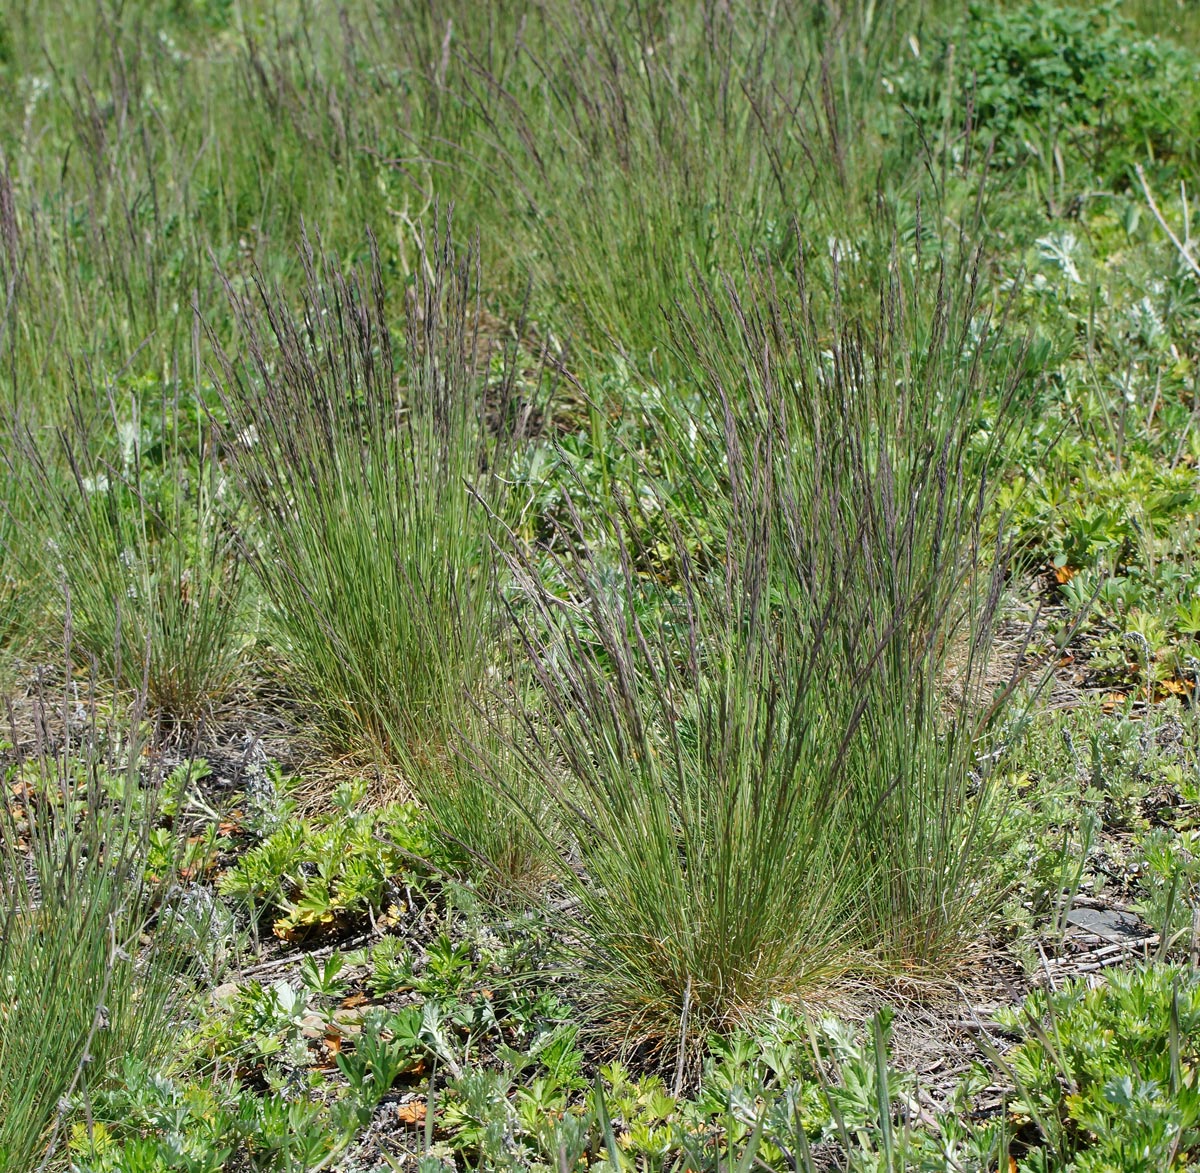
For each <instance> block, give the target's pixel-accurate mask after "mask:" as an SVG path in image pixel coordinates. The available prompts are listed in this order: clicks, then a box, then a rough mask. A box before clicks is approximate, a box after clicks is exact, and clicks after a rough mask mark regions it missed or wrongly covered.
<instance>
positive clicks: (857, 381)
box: [512, 261, 1020, 1049]
mask: <svg viewBox="0 0 1200 1173" xmlns="http://www.w3.org/2000/svg"><path fill="white" fill-rule="evenodd" d="M896 274H897V275H896V276H895V278H894V279H893V280H892V281H891V282H889V284H888V285H887V286H886V287H885V288H884V289H883V291H882V293H881V295H880V298H879V300H878V302H877V303H876V306H877V313H876V314H875V315H873V316H871V317H867V318H865V319H864V318H853V317H850V316H849V315H848V314H847V312H846V311H844V310H843V309H842V308H841V307H842V305H843V302H842V300H841V299H840V298H839V297H838V296H837V291H838V282H839V280H840V279H841V278H839V276H838V275H837V274H836V273H834V274H832V275H831V286H830V288H831V289H832V291H833V296H831V297H828V298H827V299H826V300H824V301H823V302H822V301H820V300H818V298H817V297H816V296H814V295H812V294H810V292H809V288H808V285H807V283H806V280H805V275H804V271H803V269H802V268H801V269H798V270H797V272H796V274H795V275H794V276H793V277H792V278H791V279H789V278H788V277H786V276H785V275H783V274H771V273H764V272H752V273H747V274H745V275H744V276H745V286H746V288H745V290H744V291H743V292H738V291H737V290H736V289H735V287H734V285H733V284H732V283H731V282H727V283H725V284H724V285H723V286H721V287H719V288H713V289H704V290H702V291H701V293H700V294H699V296H698V297H697V298H696V301H695V304H694V305H693V306H691V307H689V308H680V309H679V310H678V311H677V313H676V316H675V322H674V326H675V350H676V357H677V359H678V361H679V363H680V368H681V369H684V370H686V371H687V372H688V374H689V376H690V378H691V379H692V380H693V381H694V382H695V384H697V385H699V386H700V387H702V388H703V389H704V392H705V395H706V401H707V404H708V408H709V410H708V413H707V414H705V415H702V416H700V417H695V418H693V419H691V420H690V421H689V423H690V426H691V430H692V433H693V434H694V435H698V436H699V437H700V439H699V440H698V442H697V443H696V445H695V447H694V450H693V451H692V452H691V453H690V454H689V456H688V459H690V460H691V462H692V465H691V466H692V468H693V470H694V475H695V477H696V478H697V480H698V482H701V481H702V486H701V487H702V488H705V487H706V490H705V491H706V492H707V497H706V498H704V499H706V500H708V502H709V506H708V507H709V509H710V511H711V513H710V516H709V517H708V518H699V517H697V518H694V519H691V521H688V520H686V519H682V518H674V519H671V520H668V522H667V527H668V532H669V534H670V535H671V536H670V541H669V544H670V546H671V558H670V565H671V567H673V576H672V577H671V578H670V580H669V581H668V583H666V584H665V585H664V584H663V583H661V582H659V581H657V578H661V577H662V576H661V575H659V576H657V578H652V577H651V576H649V575H648V574H646V573H644V571H645V570H646V568H647V567H648V565H650V564H651V563H652V560H653V558H655V557H661V552H660V551H648V550H646V549H645V548H643V544H642V543H641V542H640V540H639V538H638V537H637V535H638V534H642V533H645V532H647V530H648V528H649V527H648V526H647V525H646V524H645V522H644V520H643V519H642V518H638V517H635V512H642V513H644V512H646V511H647V510H651V511H653V512H655V513H657V514H659V515H663V516H667V517H669V516H670V515H669V513H668V505H669V503H668V500H667V497H666V495H665V493H664V492H663V491H661V490H659V491H658V492H655V490H654V489H653V487H652V482H650V485H651V487H650V488H649V490H648V491H647V490H645V489H643V491H642V492H641V493H640V494H639V497H638V499H637V500H638V503H637V504H636V505H634V504H631V505H629V506H627V507H625V508H624V510H623V512H622V513H621V514H620V515H618V516H610V517H608V518H607V519H606V518H605V517H604V514H603V511H602V510H600V511H598V510H596V509H594V508H589V509H583V508H578V507H576V508H574V509H573V511H572V512H571V518H572V520H571V522H570V524H569V525H567V526H565V527H564V528H563V529H562V530H561V531H560V533H559V534H557V535H556V540H555V541H554V542H553V543H552V545H553V547H554V548H555V549H556V550H558V551H561V553H559V554H556V555H555V557H554V558H553V559H552V561H551V565H550V567H549V569H547V568H546V567H544V566H540V565H539V563H538V562H537V560H536V558H534V557H531V556H529V555H526V554H523V553H520V552H518V553H516V554H514V555H513V556H512V562H513V566H514V570H515V572H516V574H517V575H518V581H519V582H520V584H521V586H522V587H523V590H524V597H525V601H526V603H527V604H528V610H526V611H522V610H520V609H519V608H518V609H516V611H515V613H516V616H517V622H518V627H519V630H520V632H521V635H522V639H523V642H524V648H525V651H526V653H527V655H528V657H529V659H530V661H531V662H532V663H533V665H534V666H535V673H536V679H537V683H538V686H539V688H540V690H541V693H542V695H543V697H544V702H543V703H544V709H543V710H542V712H541V713H540V714H538V716H536V717H535V716H531V717H529V718H528V720H529V724H530V729H531V739H532V741H533V743H534V745H535V746H536V749H535V750H530V749H526V750H525V756H526V760H527V761H528V762H529V763H530V764H531V765H533V766H534V768H536V769H537V770H538V771H539V777H540V779H541V781H542V785H543V787H544V788H545V791H546V793H547V795H548V796H549V797H550V799H551V801H552V802H553V803H554V806H555V809H556V812H557V814H558V818H559V820H560V821H561V822H562V824H563V825H564V826H565V827H566V828H567V829H568V831H569V839H570V842H571V844H572V847H573V849H574V851H575V852H576V853H577V856H578V864H579V866H578V867H577V868H576V869H575V871H573V872H572V873H571V875H572V876H573V877H574V887H575V891H576V894H577V896H578V899H579V900H580V902H581V905H582V908H583V914H582V919H581V923H580V925H579V929H578V933H577V934H576V935H575V936H574V940H575V941H576V943H577V948H578V949H579V951H580V953H581V956H582V959H583V962H584V964H585V968H586V970H587V972H588V974H589V976H590V977H591V979H592V981H593V983H594V985H593V991H594V993H595V996H596V998H597V1003H598V1007H599V1009H600V1012H601V1013H602V1015H604V1016H605V1017H606V1018H608V1019H610V1020H616V1021H619V1022H621V1023H622V1024H623V1029H624V1030H625V1031H626V1032H627V1033H628V1035H629V1036H630V1037H631V1038H632V1039H635V1040H639V1041H645V1042H651V1043H653V1044H656V1045H659V1046H665V1047H667V1048H668V1049H671V1048H678V1047H680V1046H684V1047H685V1046H686V1043H687V1037H688V1034H689V1031H693V1032H698V1034H694V1035H692V1036H691V1037H692V1038H693V1039H694V1038H697V1037H703V1036H704V1033H705V1032H706V1031H708V1030H710V1029H714V1028H715V1029H723V1028H728V1027H729V1026H730V1025H731V1024H733V1023H736V1022H738V1021H741V1020H744V1019H747V1018H751V1017H753V1016H754V1015H756V1014H759V1013H762V1012H764V1011H765V1010H766V1009H767V1008H768V1007H769V1006H770V1004H771V1002H772V1001H773V1000H775V999H779V998H794V997H798V996H802V995H803V994H805V993H806V992H808V993H811V992H813V991H814V990H816V989H818V988H819V986H820V983H822V982H824V981H825V980H826V979H827V978H828V976H829V974H830V973H831V972H834V971H837V970H839V969H845V968H847V967H851V966H856V965H860V966H861V965H869V966H873V965H876V964H880V965H883V966H884V967H886V968H889V969H891V968H893V967H896V968H907V967H909V966H911V965H914V964H915V965H918V966H920V967H922V968H926V969H932V970H938V969H944V968H945V967H948V966H952V965H953V963H954V959H955V957H956V956H957V955H958V948H959V947H960V946H961V945H962V943H963V942H964V941H966V940H969V939H971V938H972V937H973V936H974V935H975V934H976V933H977V931H978V927H979V918H981V917H984V916H985V915H986V912H987V908H988V900H989V898H990V897H991V895H992V894H991V893H989V892H988V890H987V888H986V884H985V880H986V877H987V876H988V875H989V873H988V869H987V845H988V836H987V831H988V828H989V826H990V819H991V817H992V815H993V807H992V804H991V802H990V799H991V794H992V792H991V790H990V789H989V787H988V784H987V778H986V770H984V768H983V767H982V766H981V765H980V764H979V763H978V762H977V759H976V742H975V737H976V734H977V732H978V731H979V730H980V728H981V727H982V726H983V724H984V722H985V720H986V716H987V713H985V712H984V711H983V708H982V705H981V697H980V694H979V685H980V682H981V679H982V669H983V667H984V664H985V662H986V659H987V655H988V648H989V639H990V634H991V631H992V628H993V624H994V619H995V613H996V607H997V603H998V599H999V590H1000V584H1001V582H1002V581H1003V575H1004V557H1003V550H1002V549H996V548H991V547H989V546H988V545H987V543H986V542H985V540H984V538H983V533H984V525H985V517H986V509H987V504H988V502H989V500H990V484H991V476H992V474H993V473H994V472H995V471H996V467H997V460H998V454H997V453H998V448H997V446H998V444H999V442H1000V438H1001V437H1002V436H1003V434H1004V431H1005V429H1006V427H1007V426H1008V423H1009V421H1010V420H1011V418H1012V416H1013V406H1012V403H1013V395H1014V391H1015V386H1016V383H1015V375H1014V372H1013V370H1011V369H1010V367H1011V365H1012V364H1011V358H1012V356H1013V355H1014V353H1015V354H1016V355H1018V356H1019V353H1020V348H1019V347H1018V348H1016V350H1015V352H1014V349H1013V348H1012V347H1011V345H1009V344H1008V343H1007V342H1004V343H1002V344H1000V343H998V342H997V341H996V335H995V334H994V333H993V327H992V324H991V322H990V318H989V315H988V314H987V313H986V312H985V311H984V310H982V309H981V308H980V307H979V306H978V305H977V304H976V300H975V296H974V287H973V283H972V274H971V272H970V270H969V269H967V270H966V271H960V272H959V273H958V274H957V275H956V274H952V273H951V272H949V271H948V269H947V267H945V266H943V267H941V268H939V267H938V266H937V265H936V264H934V265H933V266H932V268H931V271H930V272H929V273H926V274H922V273H915V274H912V273H908V272H903V269H902V265H901V263H900V262H899V261H897V265H896ZM789 281H790V287H789V284H785V283H787V282H789ZM818 322H820V325H818ZM988 419H990V420H991V425H990V428H988V429H986V430H985V429H983V428H982V421H984V420H988ZM677 430H678V431H680V432H682V430H683V425H682V424H681V426H680V428H679V429H677ZM714 485H715V486H717V487H718V489H719V490H720V491H719V492H716V493H714V492H713V486H714ZM696 496H697V499H701V493H699V492H698V493H697V494H696ZM714 519H715V520H716V522H717V523H718V524H713V522H714ZM701 523H705V524H703V525H702V524H701ZM712 533H717V534H719V535H720V537H719V539H718V540H716V541H713V540H711V539H709V540H707V541H706V540H705V536H704V535H706V534H712ZM639 571H640V572H639ZM951 657H958V660H956V661H955V662H956V664H957V666H958V671H959V680H958V688H959V697H958V698H957V703H954V704H951V703H950V700H949V698H948V695H947V684H948V681H947V678H946V673H947V668H948V665H949V664H950V662H951ZM961 660H965V665H966V666H965V668H964V667H963V666H962V664H961V663H960V662H959V661H961ZM689 1023H690V1026H689Z"/></svg>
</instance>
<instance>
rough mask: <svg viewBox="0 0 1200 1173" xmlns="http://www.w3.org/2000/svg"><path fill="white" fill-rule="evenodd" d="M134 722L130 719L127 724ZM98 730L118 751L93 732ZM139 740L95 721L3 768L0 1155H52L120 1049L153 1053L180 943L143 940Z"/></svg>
mask: <svg viewBox="0 0 1200 1173" xmlns="http://www.w3.org/2000/svg"><path fill="white" fill-rule="evenodd" d="M135 727H136V726H135ZM102 733H103V734H104V736H105V738H106V739H107V736H108V734H110V733H111V734H118V735H117V736H114V737H113V738H112V739H111V740H109V742H108V743H109V745H111V746H113V747H114V750H112V751H109V750H105V749H104V748H102V747H101V745H100V738H101V735H102ZM135 745H136V743H132V744H131V743H129V742H128V741H127V740H126V738H125V737H124V736H121V735H119V733H118V731H116V730H111V731H102V730H100V729H99V728H96V727H93V728H92V729H91V730H89V731H88V735H86V736H85V737H83V738H82V739H81V741H80V742H79V743H78V744H74V743H72V742H71V741H70V740H69V739H68V741H67V742H66V743H65V744H64V745H63V746H62V747H61V749H60V750H59V751H57V752H54V753H50V752H49V751H46V752H44V753H43V754H41V755H40V756H38V757H36V758H34V759H32V760H27V761H24V762H18V763H17V764H16V765H14V766H12V767H11V768H9V769H7V770H6V774H5V779H4V781H5V790H4V795H3V800H2V805H0V860H2V861H3V869H2V877H3V878H2V879H0V899H2V901H3V905H2V907H0V1164H2V1165H3V1167H4V1168H5V1169H13V1170H17V1169H22V1170H25V1169H35V1168H38V1167H42V1166H45V1167H50V1165H49V1164H48V1163H49V1162H51V1161H52V1159H53V1157H54V1156H55V1153H56V1151H57V1153H58V1154H59V1155H61V1153H62V1152H63V1151H64V1148H65V1144H64V1141H65V1139H66V1138H65V1135H64V1121H65V1120H66V1119H67V1117H68V1115H69V1114H71V1113H73V1112H74V1111H75V1110H76V1109H77V1108H78V1107H79V1106H80V1105H81V1104H83V1103H85V1102H87V1100H88V1097H89V1096H90V1095H94V1094H95V1093H96V1091H97V1090H98V1089H100V1088H102V1087H103V1086H104V1085H105V1083H106V1081H107V1080H108V1079H109V1078H110V1077H111V1076H112V1074H113V1069H114V1064H115V1063H116V1062H117V1061H119V1060H121V1059H122V1058H134V1059H139V1060H141V1061H148V1060H159V1059H161V1057H162V1055H163V1053H164V1051H165V1048H166V1047H167V1045H168V1043H169V1041H170V1040H171V1038H172V1036H173V1026H172V1020H171V1016H170V1013H169V1011H170V1007H171V1004H172V997H173V994H172V991H173V990H174V989H175V988H176V986H175V973H176V969H177V960H178V957H177V952H176V951H177V947H178V944H179V942H178V941H176V940H174V938H173V935H172V933H171V932H170V931H169V930H166V929H164V930H161V931H160V932H159V933H158V934H157V937H156V940H155V943H154V944H153V945H151V946H149V947H147V946H144V945H143V941H142V937H143V934H144V933H145V932H146V931H147V930H148V928H149V925H150V922H151V918H152V916H153V913H154V906H155V903H156V898H155V892H154V890H153V889H152V887H151V886H150V885H148V884H147V883H146V881H145V877H144V875H143V871H142V864H143V861H144V848H145V834H146V825H145V824H143V822H142V817H143V815H144V814H145V809H144V806H143V805H139V804H138V803H136V802H133V801H128V802H125V803H120V804H118V803H114V802H112V801H111V800H110V797H109V795H110V793H111V789H112V782H113V779H114V778H120V779H122V780H123V783H124V785H123V787H122V789H123V790H124V793H125V794H126V795H127V796H129V797H130V798H132V796H133V795H134V794H135V793H137V791H138V788H139V786H140V785H141V782H140V780H139V779H138V777H137V774H138V770H137V766H136V763H137V754H136V753H135V752H133V749H134V746H135Z"/></svg>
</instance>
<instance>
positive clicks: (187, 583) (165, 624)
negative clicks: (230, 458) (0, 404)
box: [20, 387, 251, 725]
mask: <svg viewBox="0 0 1200 1173" xmlns="http://www.w3.org/2000/svg"><path fill="white" fill-rule="evenodd" d="M88 390H89V391H90V393H91V394H90V395H89V394H87V393H85V391H84V390H83V389H79V391H78V394H77V398H76V405H75V409H74V411H73V413H72V416H71V419H70V422H69V423H68V424H67V425H65V426H64V427H62V428H59V429H57V430H56V434H55V435H54V436H53V439H52V440H51V441H49V442H47V441H44V440H43V441H41V442H39V438H38V437H36V436H35V435H34V434H33V433H32V432H31V431H29V430H28V429H27V430H25V431H24V432H23V434H22V435H21V438H20V451H21V454H22V456H23V459H24V463H25V473H24V475H23V476H22V477H21V478H20V488H21V490H22V491H23V492H24V494H26V496H27V502H26V513H27V515H28V516H30V517H33V516H36V517H38V518H39V519H45V518H47V517H50V518H53V519H54V532H55V536H54V537H53V538H49V539H46V538H43V539H42V540H41V545H40V549H39V548H38V547H37V542H36V538H35V535H33V534H31V533H27V534H26V539H27V540H26V542H25V548H26V549H28V548H30V547H33V548H34V549H36V550H37V554H38V556H39V560H40V562H41V564H42V566H41V569H42V575H41V577H42V579H43V581H45V582H47V583H50V584H53V586H54V587H56V588H57V592H58V595H59V605H60V607H61V608H62V614H63V617H64V618H65V620H66V621H67V623H68V624H69V625H70V627H71V629H72V632H73V634H74V638H75V640H76V644H77V646H78V647H79V648H80V649H81V650H83V651H85V652H86V653H87V655H88V656H89V657H90V658H91V659H92V661H93V662H94V663H95V664H97V665H98V666H99V668H100V670H101V671H102V672H103V673H104V674H105V676H106V677H107V678H109V679H111V680H113V681H115V682H116V683H118V684H119V685H120V686H121V687H122V688H124V689H125V690H127V691H128V692H130V693H133V692H139V691H143V690H144V691H145V694H146V696H147V699H148V701H149V703H150V705H151V706H152V707H153V709H154V710H155V712H156V714H157V715H159V716H161V717H162V718H165V720H166V721H167V722H168V723H173V724H182V725H194V724H195V723H196V722H198V721H200V720H202V719H203V718H205V717H207V716H210V715H211V714H212V713H213V711H214V710H215V708H216V707H218V706H219V705H220V704H221V702H222V701H223V700H224V699H225V698H226V697H227V695H228V694H229V692H230V690H231V689H232V687H233V685H234V683H235V680H236V677H237V673H238V670H239V667H240V663H241V656H242V653H243V652H244V650H245V648H246V646H247V644H248V642H249V638H248V637H249V632H248V628H249V627H250V624H251V616H250V614H249V613H248V612H247V610H246V609H245V607H244V605H243V604H244V599H245V596H244V592H243V589H242V588H243V579H242V571H241V559H240V555H239V551H238V547H237V530H236V521H237V519H236V509H237V507H236V505H234V504H231V502H230V500H229V496H228V492H227V489H228V484H227V478H226V475H225V473H224V471H223V469H222V466H221V460H220V454H219V453H218V452H217V450H216V447H215V441H214V437H213V434H212V429H211V428H210V427H209V426H208V425H207V423H206V422H205V421H204V415H203V407H202V405H200V404H199V403H196V402H194V401H193V402H192V403H190V404H185V403H183V402H181V401H180V400H175V399H167V398H165V397H164V398H163V399H162V400H161V401H160V402H159V403H158V405H157V409H158V410H157V412H155V411H154V408H153V407H152V408H151V410H150V412H146V411H144V410H143V408H142V406H141V404H140V402H139V400H138V398H137V397H134V396H131V397H130V398H129V399H127V400H125V401H124V402H123V403H118V401H117V399H116V397H115V396H114V395H112V392H111V389H110V392H109V397H108V401H107V404H106V406H107V411H106V412H104V413H103V414H101V415H100V417H99V420H98V421H96V420H95V418H94V415H93V409H92V399H93V397H95V398H99V397H100V396H101V395H102V394H103V393H101V392H99V391H98V390H97V389H96V388H95V387H91V388H89V389H88ZM29 524H30V525H31V524H32V523H29Z"/></svg>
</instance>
